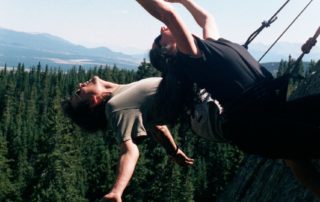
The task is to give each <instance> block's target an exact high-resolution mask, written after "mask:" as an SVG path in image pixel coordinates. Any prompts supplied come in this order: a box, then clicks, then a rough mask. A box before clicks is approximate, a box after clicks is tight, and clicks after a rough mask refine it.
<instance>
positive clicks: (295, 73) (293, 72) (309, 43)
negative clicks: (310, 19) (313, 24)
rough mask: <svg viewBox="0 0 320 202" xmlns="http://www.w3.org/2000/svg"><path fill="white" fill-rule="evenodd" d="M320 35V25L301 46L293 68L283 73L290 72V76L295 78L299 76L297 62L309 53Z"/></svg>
mask: <svg viewBox="0 0 320 202" xmlns="http://www.w3.org/2000/svg"><path fill="white" fill-rule="evenodd" d="M319 35H320V27H318V30H317V31H316V33H315V34H314V35H313V37H311V38H309V39H308V40H307V41H306V42H305V43H304V44H303V45H302V47H301V51H302V53H301V54H300V56H299V57H298V59H297V60H296V61H295V65H294V67H293V68H290V69H288V70H287V71H286V72H285V73H286V74H291V76H292V77H294V78H297V77H299V64H300V63H301V61H302V58H303V56H304V55H305V54H308V53H310V51H311V49H312V48H313V47H314V46H315V45H316V43H317V38H318V36H319Z"/></svg>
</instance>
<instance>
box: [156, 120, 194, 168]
mask: <svg viewBox="0 0 320 202" xmlns="http://www.w3.org/2000/svg"><path fill="white" fill-rule="evenodd" d="M153 134H154V135H155V138H156V139H157V141H158V142H159V143H160V144H161V145H162V146H163V147H164V148H165V150H166V151H167V153H168V155H170V156H171V157H172V159H173V160H174V161H175V162H176V163H178V164H179V165H181V166H188V165H192V164H193V162H194V160H193V159H191V158H189V157H188V156H187V155H186V154H185V153H184V152H183V151H182V150H181V149H180V148H179V147H178V146H177V144H176V143H175V141H174V139H173V137H172V135H171V133H170V130H169V129H168V127H167V126H165V125H157V126H155V129H154V131H153Z"/></svg>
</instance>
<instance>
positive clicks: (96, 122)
mask: <svg viewBox="0 0 320 202" xmlns="http://www.w3.org/2000/svg"><path fill="white" fill-rule="evenodd" d="M61 107H62V110H63V112H64V114H65V115H66V116H67V117H68V118H70V119H71V120H72V121H73V122H74V123H75V124H76V125H78V126H79V127H80V128H82V129H84V130H85V131H87V132H96V131H98V130H107V123H108V122H107V117H106V115H105V102H102V103H100V104H99V105H97V106H94V107H91V106H90V102H89V101H81V102H79V103H78V104H77V106H76V107H73V106H72V105H71V98H70V97H69V98H66V99H65V100H64V101H62V102H61Z"/></svg>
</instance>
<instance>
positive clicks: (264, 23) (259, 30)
mask: <svg viewBox="0 0 320 202" xmlns="http://www.w3.org/2000/svg"><path fill="white" fill-rule="evenodd" d="M289 1H290V0H287V1H286V2H285V3H284V4H283V5H282V6H281V8H280V9H279V10H277V12H276V13H275V14H274V15H273V16H272V17H271V18H270V19H269V20H268V21H263V22H262V23H261V26H260V27H259V28H258V29H257V30H256V31H254V32H253V33H252V34H251V35H250V36H249V38H248V39H247V41H246V42H245V44H243V46H244V47H245V48H246V49H248V45H249V44H250V43H251V42H252V41H253V39H255V38H256V37H257V36H258V35H259V33H260V32H261V31H262V30H263V29H264V28H266V27H270V25H271V24H272V23H273V22H274V21H276V20H277V19H278V17H277V15H278V13H279V12H280V11H281V10H282V9H283V8H284V7H285V6H286V5H287V4H288V3H289Z"/></svg>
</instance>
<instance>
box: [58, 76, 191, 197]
mask: <svg viewBox="0 0 320 202" xmlns="http://www.w3.org/2000/svg"><path fill="white" fill-rule="evenodd" d="M160 81H161V78H148V79H143V80H140V81H137V82H133V83H130V84H125V85H120V84H116V83H112V82H108V81H105V80H102V79H100V78H99V77H97V76H94V77H93V78H92V79H91V80H89V81H87V82H84V83H80V84H79V87H78V89H77V91H76V93H75V94H74V95H73V96H71V98H70V99H68V100H66V101H65V102H64V104H63V109H64V111H65V113H66V114H67V115H68V116H69V117H70V118H71V119H72V120H73V121H74V122H75V123H76V124H78V125H79V126H80V127H82V128H84V129H87V130H88V131H95V130H98V129H106V128H107V124H108V125H109V126H110V127H112V129H113V130H114V131H115V132H116V134H117V140H118V142H119V143H120V146H121V156H120V160H119V165H118V175H117V178H116V181H115V184H114V186H113V188H112V190H111V191H110V192H109V193H108V194H106V195H105V196H104V197H103V200H104V201H122V200H121V196H122V194H123V191H124V189H125V187H126V186H127V185H128V183H129V180H130V179H131V177H132V174H133V172H134V169H135V166H136V164H137V161H138V157H139V150H138V146H137V145H136V143H137V142H138V141H139V140H141V139H143V138H145V137H147V135H148V133H149V132H150V133H152V134H153V135H154V136H155V138H156V140H157V141H159V143H160V144H161V145H163V146H164V148H165V149H166V151H167V153H168V154H169V155H170V156H172V158H173V160H174V161H175V162H177V163H178V164H180V165H192V164H193V159H191V158H189V157H188V156H186V155H185V154H184V152H183V151H182V150H181V149H179V147H178V146H177V145H176V143H175V141H174V139H173V137H172V135H171V133H170V131H169V130H168V128H167V127H166V126H164V125H157V123H155V122H153V120H154V119H153V112H152V110H154V109H155V107H154V103H156V102H155V100H154V99H156V97H155V96H154V95H155V93H156V91H157V88H158V86H159V83H160ZM158 109H159V108H158ZM159 110H160V109H159Z"/></svg>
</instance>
